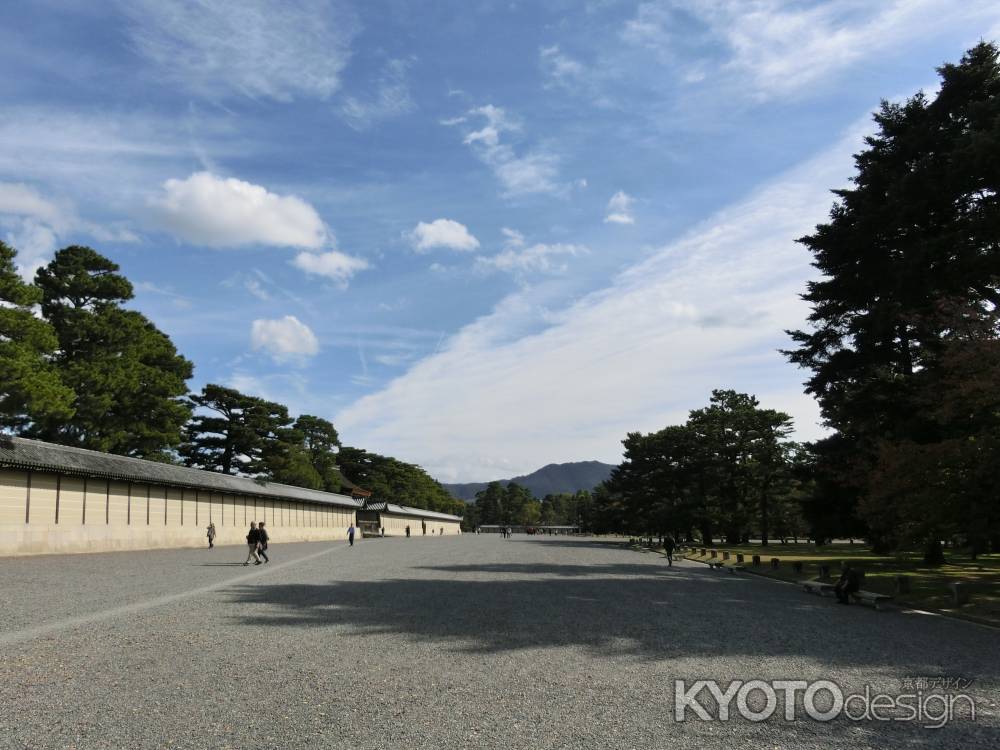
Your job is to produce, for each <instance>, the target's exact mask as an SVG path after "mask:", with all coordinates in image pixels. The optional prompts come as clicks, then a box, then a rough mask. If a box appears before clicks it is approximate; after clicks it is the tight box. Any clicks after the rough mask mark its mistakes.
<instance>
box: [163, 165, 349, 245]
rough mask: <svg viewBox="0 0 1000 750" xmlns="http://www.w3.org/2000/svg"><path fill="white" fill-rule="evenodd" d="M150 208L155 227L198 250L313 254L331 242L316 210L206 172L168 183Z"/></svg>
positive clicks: (299, 202) (292, 199) (287, 198)
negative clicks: (263, 248) (260, 248)
mask: <svg viewBox="0 0 1000 750" xmlns="http://www.w3.org/2000/svg"><path fill="white" fill-rule="evenodd" d="M149 205H150V208H151V209H152V210H153V213H154V215H155V217H156V220H157V222H158V223H159V224H160V226H162V227H163V228H164V229H166V230H167V231H169V232H170V233H171V234H174V235H175V236H177V237H180V238H181V239H184V240H187V241H188V242H191V243H194V244H197V245H207V246H209V247H239V246H242V245H276V246H285V247H305V248H311V249H317V248H320V247H323V246H324V245H326V244H329V243H330V242H331V241H332V238H331V236H330V233H329V230H328V229H327V228H326V226H325V225H324V224H323V220H322V219H320V217H319V214H317V213H316V209H314V208H313V207H312V206H311V205H309V204H308V203H306V202H305V201H304V200H302V199H301V198H297V197H296V196H294V195H277V194H275V193H272V192H270V191H268V190H267V189H266V188H263V187H261V186H260V185H254V184H253V183H250V182H244V181H243V180H237V179H235V178H232V177H229V178H226V177H219V176H217V175H214V174H212V173H210V172H196V173H194V174H192V175H191V176H190V177H188V178H187V179H184V180H177V179H171V180H167V181H166V182H164V183H163V192H162V194H160V195H157V196H155V197H153V198H151V199H150V201H149Z"/></svg>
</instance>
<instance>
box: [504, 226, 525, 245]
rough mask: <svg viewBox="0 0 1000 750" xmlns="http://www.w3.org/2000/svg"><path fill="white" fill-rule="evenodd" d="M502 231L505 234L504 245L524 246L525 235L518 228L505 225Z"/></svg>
mask: <svg viewBox="0 0 1000 750" xmlns="http://www.w3.org/2000/svg"><path fill="white" fill-rule="evenodd" d="M500 233H501V234H503V236H504V242H503V244H504V247H508V248H510V247H524V235H523V234H522V233H521V232H519V231H517V230H516V229H511V228H510V227H503V228H502V229H501V230H500Z"/></svg>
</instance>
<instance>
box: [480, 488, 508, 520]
mask: <svg viewBox="0 0 1000 750" xmlns="http://www.w3.org/2000/svg"><path fill="white" fill-rule="evenodd" d="M505 497H506V495H505V493H504V487H503V485H502V484H500V482H490V483H489V484H488V485H486V489H485V490H480V491H479V492H477V493H476V517H477V519H478V520H479V523H480V524H481V525H482V524H485V525H487V526H493V525H500V524H504V523H506V521H505V520H504V507H503V506H504V499H505Z"/></svg>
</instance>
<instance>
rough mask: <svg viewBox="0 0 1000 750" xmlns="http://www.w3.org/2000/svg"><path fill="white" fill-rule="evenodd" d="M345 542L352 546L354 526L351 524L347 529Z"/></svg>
mask: <svg viewBox="0 0 1000 750" xmlns="http://www.w3.org/2000/svg"><path fill="white" fill-rule="evenodd" d="M347 541H348V543H350V545H351V546H352V547H353V546H354V524H353V523H352V524H351V525H350V526H348V527H347Z"/></svg>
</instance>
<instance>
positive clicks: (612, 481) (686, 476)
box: [594, 391, 808, 544]
mask: <svg viewBox="0 0 1000 750" xmlns="http://www.w3.org/2000/svg"><path fill="white" fill-rule="evenodd" d="M791 429H792V420H791V418H790V417H789V416H788V415H787V414H784V413H782V412H779V411H775V410H773V409H762V408H761V407H760V404H759V402H758V401H757V399H755V398H754V397H753V396H750V395H747V394H745V393H737V392H735V391H714V392H713V394H712V398H711V401H710V403H709V405H708V406H706V407H705V408H702V409H696V410H694V411H692V412H691V413H690V415H689V417H688V420H687V422H685V423H684V424H683V425H674V426H670V427H666V428H665V429H663V430H660V431H659V432H654V433H651V434H648V435H643V434H640V433H638V432H634V433H629V435H628V437H626V438H625V440H624V441H622V442H623V444H624V446H625V459H624V461H623V462H622V463H621V465H620V466H618V467H617V468H616V469H615V470H614V471H612V473H611V476H610V477H609V478H608V480H607V481H606V482H605V483H604V485H603V486H602V487H601V488H600V489H599V491H598V492H597V493H596V495H597V500H598V510H597V512H596V513H595V518H594V522H595V526H596V528H595V530H597V531H623V532H628V533H656V534H659V535H663V534H667V533H670V534H672V535H673V536H675V537H676V538H680V539H694V538H695V535H696V534H697V536H699V537H700V538H702V539H705V540H709V539H713V538H718V537H724V538H725V539H726V540H727V541H728V542H730V543H732V544H738V543H741V542H744V541H746V540H747V539H748V538H749V537H750V536H751V535H755V536H756V535H759V536H760V537H761V538H762V539H763V540H764V542H765V543H767V541H768V540H770V539H771V537H772V535H773V536H777V537H781V538H782V539H785V538H787V537H790V536H792V537H794V536H801V535H804V533H805V525H804V523H803V519H802V515H801V512H800V507H799V502H800V500H801V499H802V497H803V491H804V488H803V484H804V482H806V481H807V479H806V477H807V475H808V471H807V468H806V466H807V459H806V457H805V454H804V450H803V447H802V446H801V445H799V444H797V443H795V442H793V441H791V440H789V439H788V434H789V433H790V432H791Z"/></svg>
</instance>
